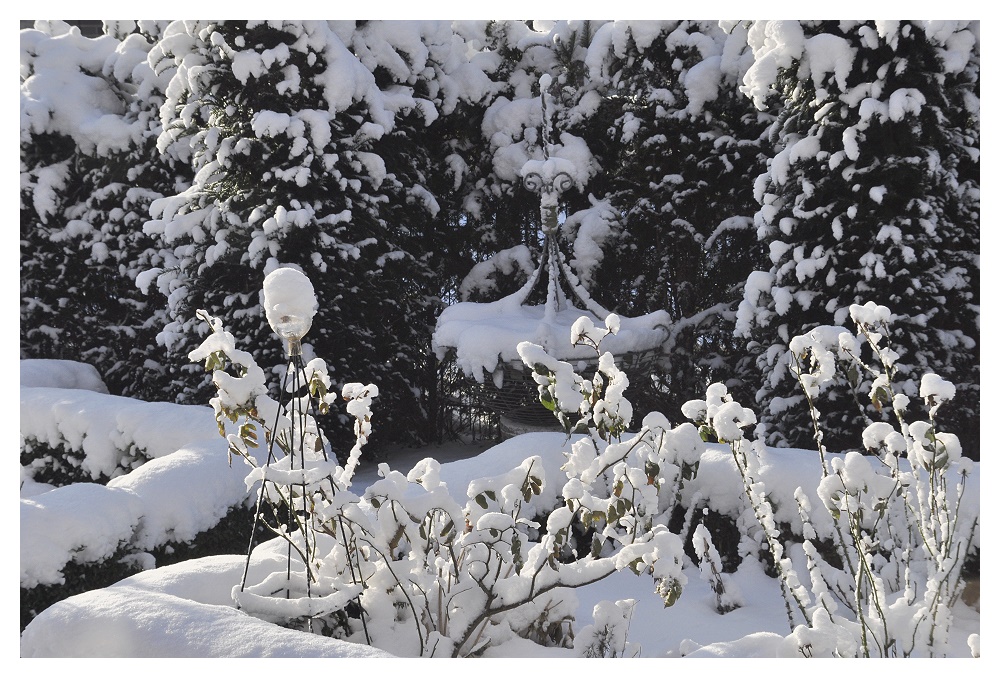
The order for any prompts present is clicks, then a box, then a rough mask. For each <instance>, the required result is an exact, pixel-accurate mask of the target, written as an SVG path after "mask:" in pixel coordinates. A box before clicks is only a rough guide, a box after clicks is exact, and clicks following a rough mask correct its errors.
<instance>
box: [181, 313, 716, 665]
mask: <svg viewBox="0 0 1000 678" xmlns="http://www.w3.org/2000/svg"><path fill="white" fill-rule="evenodd" d="M201 317H202V318H203V319H204V320H205V321H207V322H208V323H209V325H210V327H211V329H212V333H211V335H209V337H208V338H207V339H205V341H204V342H203V343H202V345H201V346H199V347H198V348H196V349H195V350H194V351H192V352H191V353H190V358H191V359H192V360H196V361H201V360H204V361H205V363H206V366H207V367H208V368H209V369H210V371H212V373H213V377H212V379H213V382H214V383H215V385H216V387H217V389H218V395H217V396H216V397H215V398H213V399H212V406H213V408H214V409H215V412H216V417H217V421H218V422H219V427H220V432H222V433H223V434H224V435H225V436H226V437H227V440H228V442H229V450H230V453H231V454H233V455H237V456H239V457H241V458H242V459H244V460H245V461H246V462H247V463H248V464H249V465H250V467H251V470H250V473H249V474H248V475H247V479H246V482H247V486H248V487H253V486H254V485H255V484H256V483H258V482H260V483H261V484H262V485H261V490H260V495H259V496H260V498H261V502H262V503H261V504H259V510H261V512H262V515H268V516H269V517H273V518H275V519H276V521H275V522H274V523H273V524H272V523H269V522H267V521H264V522H265V524H266V525H267V527H268V528H269V529H271V530H272V531H273V532H274V534H275V535H276V537H278V538H279V539H283V540H285V541H286V542H287V543H288V546H289V549H290V550H289V559H288V567H287V569H286V568H282V569H281V571H279V572H274V573H273V574H272V575H271V576H268V577H265V578H264V580H263V581H261V582H260V583H249V584H248V583H247V582H246V581H244V582H243V583H241V584H237V585H236V586H234V589H233V597H234V600H235V601H236V603H237V605H238V606H240V607H241V608H242V609H244V610H246V611H247V612H249V613H251V614H254V615H256V616H260V617H262V618H264V619H267V620H269V621H273V622H276V623H280V624H283V625H287V626H291V627H295V628H302V629H310V630H312V631H313V632H320V633H324V634H328V635H334V636H335V637H340V638H344V639H348V640H351V641H355V642H363V643H367V644H369V645H374V646H376V647H382V648H386V649H391V650H392V652H393V653H394V654H397V655H403V656H407V655H411V656H413V655H419V656H475V655H478V654H481V653H482V652H483V651H484V650H485V649H486V648H487V647H489V646H490V645H491V643H493V642H502V641H504V640H506V639H508V638H510V637H511V635H512V634H518V635H522V636H523V637H526V638H529V639H531V640H533V641H535V642H542V643H545V644H552V645H565V644H567V643H568V642H569V639H570V638H571V637H572V629H571V625H570V622H571V614H572V611H573V609H572V608H573V606H572V605H569V604H568V603H566V602H565V601H566V599H565V589H572V588H576V587H579V586H584V585H587V584H590V583H593V582H595V581H598V580H600V579H603V578H604V577H607V576H609V575H610V574H612V573H614V572H616V571H619V570H623V569H625V568H630V569H631V570H633V571H634V572H636V573H643V572H648V573H650V574H652V576H653V577H654V578H655V580H656V587H657V590H658V591H659V592H660V594H661V596H662V598H663V600H664V601H665V603H666V604H668V605H669V604H671V603H672V602H673V601H674V600H675V599H676V597H677V596H678V595H679V593H680V589H681V587H682V586H683V584H684V583H685V581H686V580H685V577H684V575H683V573H682V572H681V564H682V558H683V549H682V546H681V539H680V538H679V537H678V536H677V535H676V534H674V533H672V532H670V531H669V530H667V529H666V528H665V527H664V525H663V524H661V522H662V521H659V520H657V519H656V518H657V516H659V515H661V514H663V513H664V512H665V511H669V510H671V507H672V506H673V504H674V503H675V502H676V498H677V494H678V491H679V487H680V485H681V483H682V482H683V477H684V475H685V474H686V473H687V474H690V473H691V469H692V468H693V466H694V464H695V462H696V461H697V459H698V456H699V454H700V449H701V447H700V446H701V440H700V439H699V438H698V434H697V431H696V430H695V428H694V427H693V426H692V425H690V424H687V425H682V426H681V427H677V428H676V429H673V430H671V429H669V424H668V423H667V422H666V421H665V420H663V419H662V417H659V418H653V419H650V420H649V421H647V423H646V426H644V428H643V430H642V431H641V432H640V433H639V435H637V436H636V437H635V438H634V439H633V440H630V441H626V442H622V440H621V436H622V433H623V432H624V430H625V428H626V427H627V426H628V423H629V420H630V419H631V410H630V407H629V405H628V401H627V400H626V399H625V398H624V397H623V395H622V391H623V390H624V387H625V386H626V385H627V380H625V378H624V374H622V373H620V372H619V371H617V370H616V369H615V367H614V363H613V360H610V356H608V358H606V359H605V360H603V361H602V362H601V365H600V371H599V373H598V375H596V376H595V378H594V379H593V380H591V381H588V382H587V385H586V387H585V388H584V389H583V392H580V391H577V393H578V394H579V395H580V396H581V397H580V399H578V400H574V396H573V394H572V393H570V394H568V395H566V394H563V393H562V391H561V390H559V391H558V393H557V395H556V396H554V397H555V400H553V402H554V403H557V404H558V406H559V407H560V408H564V407H565V405H566V403H567V402H575V403H576V405H577V407H578V413H579V414H581V418H580V420H579V421H578V422H577V427H579V426H582V425H586V422H591V423H592V424H593V426H592V430H591V436H589V437H586V438H584V439H582V440H581V442H580V443H579V444H578V445H575V446H574V448H573V452H572V454H571V455H570V459H568V461H567V464H566V466H565V469H566V470H567V472H568V475H569V477H570V479H569V481H568V482H567V483H566V484H565V485H564V487H563V489H562V492H561V495H562V496H563V497H564V498H565V503H564V504H563V505H561V506H557V507H556V508H555V510H553V511H551V513H549V514H548V517H547V519H546V520H545V525H544V526H543V525H542V524H540V523H539V522H537V521H538V520H539V519H541V512H542V511H546V510H548V509H549V508H550V507H549V506H546V507H537V506H535V504H534V503H533V501H534V500H535V499H536V498H537V497H539V496H541V495H542V494H543V488H544V487H545V484H546V482H547V481H546V478H545V472H544V468H543V465H542V463H541V458H540V457H537V456H534V457H529V458H528V459H525V460H524V461H523V462H522V463H521V464H520V466H518V467H517V468H514V469H512V470H510V471H509V472H507V473H505V474H501V475H499V476H494V477H489V478H481V479H477V480H473V481H472V482H471V483H470V484H469V486H468V488H467V491H466V496H467V497H468V500H467V501H466V503H465V505H464V506H461V505H459V504H458V503H457V502H456V501H455V500H454V499H453V498H452V497H451V495H450V494H449V492H448V488H447V485H446V484H445V483H443V482H441V480H440V465H439V464H438V462H437V461H435V460H433V459H425V460H423V461H421V462H419V463H418V464H416V465H415V466H414V467H413V469H412V470H411V471H410V472H409V473H408V474H407V475H403V474H402V473H400V472H398V471H393V470H390V468H389V467H388V465H387V464H380V465H379V475H380V476H381V479H380V480H378V481H376V482H374V483H373V484H371V485H370V486H369V487H368V488H367V490H366V491H365V493H364V495H363V496H358V495H356V494H354V493H353V492H352V491H351V481H352V477H353V473H354V470H355V468H356V466H357V463H358V460H359V457H360V452H361V448H362V446H363V445H364V444H365V442H366V441H367V438H368V435H369V434H370V431H371V402H372V399H373V398H374V397H375V396H377V394H378V389H377V388H376V387H375V386H374V385H371V384H369V385H367V386H363V385H361V384H349V385H348V386H346V387H345V388H344V389H343V391H342V396H343V397H344V398H345V399H346V400H347V401H348V405H347V409H348V412H349V413H350V414H351V415H352V416H353V417H354V418H355V421H356V426H355V434H356V443H355V445H354V448H353V449H352V451H351V454H350V455H349V458H348V461H347V463H346V464H345V465H343V466H341V465H340V464H339V463H338V462H337V461H335V460H330V461H327V460H326V456H325V454H322V452H323V451H324V445H325V443H324V441H323V440H322V437H321V433H320V432H319V429H318V428H317V427H316V423H315V421H314V420H313V418H312V416H311V415H309V414H304V415H303V414H302V413H306V412H309V411H316V410H319V409H322V408H325V407H328V406H329V405H330V404H332V403H333V402H334V401H335V399H336V397H335V395H333V394H330V393H328V392H327V390H326V389H327V385H328V384H329V381H328V377H327V375H326V374H325V370H324V365H323V362H322V361H321V360H318V359H315V360H313V361H311V362H310V363H309V364H308V365H306V366H305V369H304V374H302V375H301V382H302V383H307V384H309V388H308V393H307V394H306V395H302V396H298V398H301V399H304V400H309V401H310V402H308V403H305V402H296V400H297V399H298V398H297V397H295V396H292V397H291V398H290V400H289V402H288V404H287V405H282V404H280V403H278V402H276V401H274V400H273V399H272V398H271V397H270V396H268V395H267V393H266V388H265V384H264V378H263V371H262V370H261V369H260V367H259V366H257V364H256V363H255V362H254V360H253V358H252V356H251V355H250V354H249V353H247V352H244V351H241V350H239V349H237V348H236V346H235V339H234V337H233V336H232V334H230V333H229V332H227V331H226V330H225V329H224V328H223V326H222V323H221V321H219V320H218V319H217V318H214V317H211V316H209V315H208V314H206V313H204V312H202V314H201ZM612 320H613V319H612ZM612 328H613V324H612ZM577 330H579V331H577ZM602 331H603V332H604V333H605V334H606V333H607V332H608V330H602ZM597 332H598V331H595V329H594V328H585V327H581V328H575V329H574V336H575V338H576V339H577V340H581V341H590V342H592V343H593V346H594V347H595V348H597V346H598V343H597V341H596V340H594V339H593V338H592V337H593V335H595V334H596V333H597ZM521 350H522V351H523V352H525V353H528V354H530V356H531V358H532V360H530V361H528V362H530V363H531V364H541V363H543V362H546V358H545V357H544V356H542V355H540V354H539V353H538V351H539V350H540V349H539V348H538V347H533V346H522V347H521ZM608 360H610V363H609V362H607V361H608ZM555 367H556V371H560V369H561V367H562V366H560V365H555ZM230 369H231V370H232V372H230V371H228V370H230ZM293 369H298V368H293ZM571 383H576V382H571ZM595 384H596V386H595ZM571 391H572V389H571ZM310 408H315V409H312V410H311V409H310ZM292 411H295V412H298V413H299V415H297V416H298V419H297V420H296V421H297V424H296V426H297V428H296V435H297V436H301V437H300V438H298V439H297V440H290V439H289V438H288V432H289V431H290V430H291V426H290V420H289V416H290V412H292ZM560 411H562V410H560ZM609 441H614V442H609ZM262 443H266V444H268V445H269V452H268V456H267V459H268V462H267V463H264V462H263V461H262V457H261V458H258V456H255V454H254V453H253V450H254V449H255V448H256V447H258V446H259V445H261V444H262ZM599 446H600V447H604V448H605V449H604V450H603V451H599ZM293 452H294V455H293V454H292V453H293ZM546 503H548V502H546ZM264 504H267V505H268V506H264ZM282 506H287V507H291V510H290V511H288V512H287V518H286V519H285V520H284V522H282V521H281V520H278V519H279V518H280V516H279V514H278V510H279V507H282ZM269 512H270V513H269ZM272 514H273V515H272ZM282 515H285V514H282ZM579 521H582V522H583V523H584V524H586V525H587V526H589V527H592V528H593V529H594V530H595V531H596V533H595V536H594V539H593V546H592V548H591V549H590V552H589V553H575V552H574V549H573V548H572V543H571V540H572V530H571V527H572V526H573V524H574V522H579ZM293 553H294V554H296V555H295V556H294V557H293V556H292V554H293ZM560 589H561V590H562V592H561V593H560V594H559V597H553V596H554V594H553V592H555V591H556V590H560ZM550 594H552V595H550Z"/></svg>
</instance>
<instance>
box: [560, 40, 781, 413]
mask: <svg viewBox="0 0 1000 678" xmlns="http://www.w3.org/2000/svg"><path fill="white" fill-rule="evenodd" d="M731 33H732V35H730V34H727V33H726V32H725V31H724V30H723V29H722V28H721V27H720V26H719V24H718V23H716V22H710V21H705V22H696V21H662V22H653V21H642V22H615V23H613V24H606V25H604V26H603V27H601V29H600V30H599V31H598V32H597V34H596V36H595V39H594V42H593V44H592V45H591V47H590V50H589V51H588V55H587V65H588V69H589V78H590V80H591V82H593V83H594V85H595V87H598V88H600V89H599V90H598V91H603V93H604V94H603V97H602V101H601V106H600V110H599V111H598V112H597V113H596V114H595V115H594V116H593V121H592V123H591V130H590V135H589V136H588V137H587V138H588V140H590V139H593V138H596V137H599V136H601V135H606V136H608V137H609V138H608V141H609V143H606V144H605V145H604V146H603V147H600V148H601V150H600V152H599V157H600V161H601V163H602V164H603V165H604V166H605V167H606V171H605V172H604V173H603V174H602V175H600V177H599V180H598V181H595V182H594V183H595V185H598V186H600V189H601V191H602V192H603V194H598V195H601V203H600V204H601V205H603V206H604V207H605V209H604V213H605V214H606V215H607V216H606V217H605V218H604V219H603V222H604V223H603V224H602V226H603V228H598V227H597V226H598V225H597V224H596V223H594V219H593V216H591V218H590V219H589V221H583V220H580V221H578V222H573V221H572V220H570V221H571V223H573V224H574V225H575V224H579V230H578V231H577V233H576V242H575V248H576V251H577V261H578V262H581V261H584V260H586V259H587V252H588V251H599V252H600V256H601V257H602V258H603V260H604V261H603V263H602V265H601V266H600V267H596V266H595V276H596V277H595V281H596V283H597V287H598V288H599V289H601V290H602V292H604V293H605V294H608V295H609V299H610V300H613V301H614V303H615V304H616V306H615V308H617V309H620V310H621V311H622V312H623V313H626V314H635V313H648V312H651V311H653V310H656V309H661V308H662V309H666V310H667V311H668V312H669V313H670V315H671V317H672V319H673V325H672V328H671V331H672V334H671V337H670V339H669V340H668V344H667V345H666V346H665V347H664V354H663V355H664V363H663V365H662V373H663V374H664V375H666V378H664V379H662V380H660V384H661V388H660V389H659V392H658V393H656V394H654V396H653V397H655V398H656V399H658V400H659V402H657V403H656V405H655V406H656V407H657V408H660V409H663V410H664V411H666V412H668V413H669V414H670V416H672V417H677V416H679V412H680V410H679V408H680V405H681V404H682V403H683V402H684V401H686V400H687V399H688V397H689V394H690V393H693V392H698V391H699V390H701V389H704V387H705V385H707V383H710V382H711V381H712V380H715V379H725V380H729V385H730V386H731V387H734V388H735V387H736V386H737V385H738V382H737V381H735V377H736V376H737V375H738V374H739V371H740V370H739V369H738V367H737V365H736V362H737V360H738V358H739V355H740V353H741V352H742V351H741V348H742V347H737V346H735V345H734V342H733V340H732V326H733V321H734V318H735V306H736V302H737V301H738V296H737V295H738V285H739V283H741V282H742V280H743V279H744V278H745V276H746V274H747V273H748V272H749V271H750V270H752V269H753V267H755V266H756V265H757V263H758V261H757V260H758V258H759V256H760V255H759V248H758V247H757V246H756V245H755V243H754V237H753V232H752V221H751V217H752V214H753V212H754V210H755V208H756V204H755V202H754V200H753V193H752V184H751V183H750V182H749V181H748V180H747V177H748V176H752V175H754V174H756V173H757V172H758V171H760V169H762V162H763V159H762V155H761V135H762V132H763V131H764V129H765V126H766V123H767V121H768V116H767V114H766V113H763V112H759V111H756V110H755V109H754V108H753V106H752V105H751V104H750V102H749V101H748V100H747V99H746V98H745V97H743V96H742V95H740V93H739V92H738V90H737V87H736V85H737V83H738V82H739V78H740V77H741V76H742V72H743V70H745V67H746V65H745V60H742V59H741V57H742V55H743V51H742V46H743V45H745V42H744V41H743V40H742V38H743V34H741V27H738V26H737V27H734V29H731ZM592 145H594V146H595V147H597V146H596V143H592ZM609 303H610V301H609ZM664 401H666V402H664Z"/></svg>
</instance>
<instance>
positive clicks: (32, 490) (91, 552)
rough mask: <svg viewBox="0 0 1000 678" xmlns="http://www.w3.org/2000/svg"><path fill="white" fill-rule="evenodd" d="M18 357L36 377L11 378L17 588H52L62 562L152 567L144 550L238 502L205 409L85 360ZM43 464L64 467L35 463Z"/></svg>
mask: <svg viewBox="0 0 1000 678" xmlns="http://www.w3.org/2000/svg"><path fill="white" fill-rule="evenodd" d="M26 362H28V363H29V365H28V366H27V370H25V371H26V372H27V373H28V376H29V377H30V378H27V379H26V378H24V377H22V384H23V383H29V384H39V386H24V385H22V387H21V389H20V397H21V402H20V405H21V416H20V419H21V424H20V426H21V430H20V433H21V441H22V443H21V463H22V466H21V518H20V521H21V530H20V533H21V558H20V563H21V567H20V584H21V588H22V589H34V588H36V587H48V589H47V590H49V589H52V591H50V592H49V593H46V594H45V595H43V596H42V597H46V596H48V595H54V596H58V588H59V587H61V586H62V585H64V584H66V581H65V577H64V570H65V568H66V567H67V565H68V564H71V563H72V564H74V566H91V565H98V564H105V563H108V561H109V559H112V558H113V557H114V558H115V559H116V560H117V559H119V558H121V557H122V556H123V555H125V556H128V557H129V558H128V561H129V566H130V567H131V568H132V569H133V570H134V569H136V568H138V569H141V568H143V567H150V566H152V564H153V558H152V556H150V555H148V554H149V552H150V551H153V550H156V549H164V548H167V549H169V548H171V547H172V546H176V545H179V544H187V543H189V542H191V541H192V540H194V539H196V538H197V537H198V535H200V534H202V533H204V532H206V531H207V530H210V529H211V528H213V527H214V526H216V525H217V524H218V523H219V522H220V521H221V520H222V519H223V518H224V517H226V516H227V514H229V513H230V512H231V511H232V510H234V509H237V508H239V507H242V506H243V505H244V504H245V502H246V500H247V498H248V496H249V494H248V490H247V487H246V485H245V484H244V482H243V474H242V473H241V472H239V471H238V470H236V471H234V470H233V469H232V468H230V466H229V463H228V461H227V455H226V443H225V441H223V440H220V439H219V435H218V426H217V425H216V422H215V420H214V416H213V413H212V410H211V408H208V407H202V406H183V405H175V404H172V403H145V402H141V401H138V400H133V399H130V398H122V397H118V396H112V395H108V394H107V393H104V392H101V391H102V390H103V389H101V388H100V386H102V382H101V381H100V379H99V377H97V376H96V375H95V374H93V373H92V372H91V371H90V370H89V369H87V368H88V367H89V366H83V365H80V364H79V363H72V362H69V361H26ZM41 384H63V385H69V384H76V385H77V386H81V385H82V386H86V387H89V388H91V389H92V390H81V388H79V387H76V388H51V387H45V386H41ZM52 469H57V470H58V469H63V471H59V472H48V473H42V472H41V471H43V470H48V471H51V470H52ZM69 471H75V472H76V474H75V475H74V474H72V473H69ZM36 474H39V475H43V476H45V477H46V479H48V480H52V479H53V476H58V477H59V479H65V478H80V479H82V480H84V482H72V483H68V484H65V485H63V486H57V485H55V484H51V483H49V482H39V481H38V480H36V478H35V476H36ZM110 565H111V566H113V567H117V564H115V563H111V564H110ZM38 595H42V594H41V593H39V594H38ZM36 604H37V601H36ZM36 611H37V608H36Z"/></svg>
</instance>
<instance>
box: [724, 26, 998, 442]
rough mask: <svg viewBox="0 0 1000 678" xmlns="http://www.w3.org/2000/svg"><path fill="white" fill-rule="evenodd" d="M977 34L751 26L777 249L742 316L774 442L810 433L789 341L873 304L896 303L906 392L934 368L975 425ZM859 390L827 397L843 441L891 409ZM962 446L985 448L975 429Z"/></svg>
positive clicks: (763, 192) (759, 223) (760, 190)
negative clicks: (769, 123)
mask: <svg viewBox="0 0 1000 678" xmlns="http://www.w3.org/2000/svg"><path fill="white" fill-rule="evenodd" d="M978 34H979V28H978V23H977V22H968V21H941V22H937V21H863V22H858V21H809V22H798V21H758V22H751V25H750V28H749V32H748V34H747V42H748V45H749V46H750V48H751V50H752V51H753V54H754V61H753V65H752V66H751V67H750V69H749V70H748V71H747V72H746V74H745V76H744V78H743V85H742V89H743V91H745V92H746V93H747V94H748V95H749V96H751V97H753V99H754V101H755V102H756V104H757V106H758V107H761V108H766V107H770V106H773V105H774V103H775V102H777V103H778V104H779V105H780V106H781V108H782V111H783V112H782V113H781V115H780V116H779V117H778V119H777V121H776V122H775V125H774V126H773V128H772V130H771V135H772V137H773V138H775V139H776V140H777V146H776V147H775V152H774V154H773V158H772V159H771V161H770V163H769V165H768V168H767V171H766V172H765V173H763V174H761V175H760V176H759V177H758V178H757V180H756V188H755V191H756V197H757V200H758V201H759V209H758V210H757V213H756V215H755V217H754V222H755V225H756V227H757V236H758V238H759V239H760V241H761V243H762V244H764V245H765V246H766V247H767V251H768V253H769V257H770V261H769V262H765V263H764V265H763V266H761V267H760V269H761V270H759V271H757V272H755V273H752V274H751V275H749V276H748V277H747V282H746V287H745V290H744V299H743V301H742V302H741V303H740V306H739V311H738V315H737V324H736V329H737V332H738V333H739V334H740V335H742V336H745V337H750V338H751V339H752V340H753V341H752V343H751V349H752V352H753V354H754V355H755V357H756V362H757V365H758V369H759V370H760V373H761V376H762V379H760V380H757V379H755V381H762V382H763V383H762V384H761V385H760V388H761V390H760V391H759V392H758V393H757V396H756V397H757V399H758V400H760V401H762V402H765V403H768V404H767V406H766V407H764V408H762V411H761V415H762V416H761V418H762V421H763V422H764V423H765V424H766V425H767V427H768V434H767V435H768V438H767V440H768V442H769V443H772V444H781V443H784V444H790V445H793V446H801V445H803V444H805V440H807V439H808V437H809V436H810V435H811V428H810V427H806V426H802V424H801V423H796V422H797V418H796V417H790V416H789V413H790V412H791V411H793V408H795V407H798V406H800V404H801V402H802V395H801V394H798V393H796V391H795V385H794V382H792V381H791V380H789V379H787V376H786V374H787V373H786V370H785V366H786V365H787V363H788V354H787V352H786V345H787V343H788V341H789V340H790V339H791V337H792V336H793V335H795V334H802V333H805V332H807V331H809V330H810V329H812V328H814V327H817V326H819V325H825V324H833V325H843V324H844V323H845V322H847V320H848V315H849V309H850V308H851V306H852V305H853V304H861V303H863V302H866V301H869V300H876V301H878V302H880V303H882V304H887V305H889V306H891V307H893V308H894V309H895V311H896V313H897V316H896V317H895V319H894V322H893V327H894V328H895V330H896V334H895V336H894V338H893V343H894V346H895V349H896V350H897V351H898V352H899V354H900V357H901V358H902V361H901V363H900V366H901V367H900V369H901V370H902V371H901V372H900V373H899V374H898V375H897V382H898V384H897V388H898V390H899V391H900V393H902V394H905V395H907V396H908V397H910V398H915V397H917V396H918V391H919V381H920V378H921V376H920V375H921V374H922V373H923V372H925V371H929V370H935V371H937V372H939V373H940V374H942V376H944V377H945V378H947V379H949V380H950V381H952V383H954V384H955V386H956V389H957V391H958V393H957V396H956V400H955V403H954V405H953V407H952V408H951V413H950V414H948V415H946V416H947V419H946V420H947V422H948V423H949V425H950V426H951V427H952V428H954V429H955V430H956V431H964V430H974V429H976V428H978V423H977V422H978V409H979V408H978V400H979V390H978V389H979V387H978V382H979V376H978V374H979V372H978V370H979V340H978V335H979V320H978V318H979V301H978V292H977V289H978V280H979V266H980V265H979V255H978V252H979V165H978V162H979V159H978V158H979V150H978V147H979V142H978V139H979V100H978V92H979V81H978V63H979V38H978ZM831 321H832V323H831ZM861 376H862V379H864V378H865V375H861ZM856 386H857V384H853V383H850V382H849V381H848V380H843V381H841V383H839V384H834V383H831V384H829V390H828V393H827V394H826V407H825V412H826V422H827V435H828V436H829V441H830V442H834V443H835V444H836V445H837V446H839V447H844V446H847V445H850V444H851V442H850V440H851V438H852V437H853V436H854V435H855V432H856V430H857V429H858V428H860V427H863V426H864V424H865V422H866V419H868V418H874V419H877V418H878V412H877V411H876V407H875V406H869V405H866V404H865V403H864V402H862V403H861V406H860V408H859V404H858V403H857V402H856V401H855V398H853V397H852V396H851V393H850V391H851V390H853V389H854V388H855V387H856ZM866 388H867V386H862V390H864V389H866ZM965 443H966V447H967V448H968V452H969V453H970V454H973V455H978V452H977V450H978V440H977V439H976V437H975V436H970V437H968V438H967V439H966V440H965Z"/></svg>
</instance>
